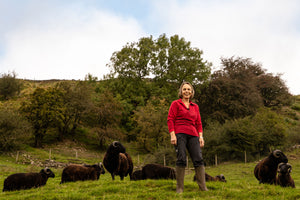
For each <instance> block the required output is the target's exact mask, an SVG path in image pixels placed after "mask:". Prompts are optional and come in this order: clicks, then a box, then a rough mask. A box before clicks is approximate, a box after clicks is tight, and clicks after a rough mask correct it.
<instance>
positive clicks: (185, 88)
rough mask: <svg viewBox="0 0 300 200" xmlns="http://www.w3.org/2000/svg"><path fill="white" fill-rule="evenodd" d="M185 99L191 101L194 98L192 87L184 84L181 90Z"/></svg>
mask: <svg viewBox="0 0 300 200" xmlns="http://www.w3.org/2000/svg"><path fill="white" fill-rule="evenodd" d="M181 94H182V98H183V99H190V98H191V96H192V87H191V86H190V85H189V84H184V85H183V86H182V89H181Z"/></svg>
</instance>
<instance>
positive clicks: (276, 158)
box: [254, 150, 288, 184]
mask: <svg viewBox="0 0 300 200" xmlns="http://www.w3.org/2000/svg"><path fill="white" fill-rule="evenodd" d="M281 162H283V163H287V162H288V159H287V157H286V156H285V155H284V153H283V152H282V151H280V150H274V151H273V152H271V153H270V154H269V156H267V157H266V158H264V159H262V160H261V161H260V162H259V163H257V165H256V166H255V168H254V175H255V177H256V178H257V180H258V181H259V183H269V184H275V181H276V174H277V166H278V164H279V163H281Z"/></svg>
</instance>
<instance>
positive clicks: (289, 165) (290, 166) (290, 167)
mask: <svg viewBox="0 0 300 200" xmlns="http://www.w3.org/2000/svg"><path fill="white" fill-rule="evenodd" d="M286 165H287V166H288V167H289V173H290V172H291V171H292V165H291V164H290V163H286Z"/></svg>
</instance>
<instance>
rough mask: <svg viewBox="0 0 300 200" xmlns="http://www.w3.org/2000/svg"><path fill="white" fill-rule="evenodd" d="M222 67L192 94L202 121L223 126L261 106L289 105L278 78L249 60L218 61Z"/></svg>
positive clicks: (285, 92)
mask: <svg viewBox="0 0 300 200" xmlns="http://www.w3.org/2000/svg"><path fill="white" fill-rule="evenodd" d="M221 61H222V68H221V69H220V70H218V71H215V72H214V73H213V74H212V76H211V80H210V82H209V84H208V86H205V87H202V89H201V94H200V95H199V94H196V95H197V96H196V99H197V100H198V102H199V104H200V109H201V114H202V115H204V117H203V119H204V120H205V119H208V118H210V119H213V120H217V121H219V122H221V123H224V122H225V121H226V120H229V119H238V118H242V117H245V116H248V115H254V114H255V113H256V112H257V109H258V108H259V107H261V106H276V105H277V106H278V105H282V104H286V103H287V102H289V100H288V99H289V98H290V95H289V93H288V90H287V88H286V86H285V84H284V82H283V81H281V79H280V77H279V76H273V74H270V73H269V74H267V73H266V70H265V69H263V68H262V66H261V64H259V63H254V62H253V61H252V60H251V59H250V58H241V57H237V58H235V57H231V58H222V59H221Z"/></svg>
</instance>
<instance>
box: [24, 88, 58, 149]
mask: <svg viewBox="0 0 300 200" xmlns="http://www.w3.org/2000/svg"><path fill="white" fill-rule="evenodd" d="M62 109H63V92H62V91H61V90H59V89H58V88H54V87H49V88H46V89H44V88H36V89H35V91H34V92H33V93H32V94H31V95H30V96H29V100H28V101H24V102H23V103H22V105H21V108H20V110H21V111H22V112H23V113H24V115H25V116H26V118H27V119H28V120H29V122H30V123H31V124H32V127H33V130H34V137H35V138H34V139H35V141H34V146H35V147H42V143H43V138H44V136H45V135H46V132H47V130H48V129H49V128H50V127H53V125H55V124H56V123H57V119H58V118H62V117H61V115H62V113H63V112H62Z"/></svg>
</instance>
